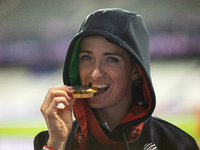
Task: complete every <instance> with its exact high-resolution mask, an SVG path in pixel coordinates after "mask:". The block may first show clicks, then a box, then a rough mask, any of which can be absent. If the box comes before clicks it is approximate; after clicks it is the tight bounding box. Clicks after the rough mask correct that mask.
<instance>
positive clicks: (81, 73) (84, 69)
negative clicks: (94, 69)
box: [79, 66, 88, 83]
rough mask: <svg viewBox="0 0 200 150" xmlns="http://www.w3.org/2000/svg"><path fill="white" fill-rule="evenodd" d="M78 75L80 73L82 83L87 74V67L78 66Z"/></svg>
mask: <svg viewBox="0 0 200 150" xmlns="http://www.w3.org/2000/svg"><path fill="white" fill-rule="evenodd" d="M79 75H80V80H81V83H84V81H85V79H86V77H87V75H88V71H87V69H86V68H83V67H80V66H79Z"/></svg>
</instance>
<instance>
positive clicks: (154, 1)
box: [0, 0, 200, 150]
mask: <svg viewBox="0 0 200 150" xmlns="http://www.w3.org/2000/svg"><path fill="white" fill-rule="evenodd" d="M108 7H120V8H124V9H127V10H129V11H133V12H136V13H138V14H141V15H142V16H143V18H144V21H145V23H146V25H147V28H148V30H149V33H150V45H151V47H150V54H151V75H152V80H153V84H154V87H155V91H156V96H157V106H156V110H155V112H154V114H153V115H154V116H157V117H160V118H163V119H165V120H167V121H169V122H171V123H173V124H175V125H177V126H178V127H180V128H181V129H183V130H184V131H185V132H187V133H189V134H190V135H192V136H193V137H194V138H195V140H196V141H197V142H199V141H200V59H199V58H200V17H199V16H200V9H199V8H200V1H199V0H190V1H186V0H168V1H160V0H148V1H145V0H123V1H121V0H110V1H108V0H101V1H98V0H85V1H78V0H58V1H54V0H42V1H31V0H27V1H25V0H1V1H0V91H1V92H0V149H2V150H3V149H6V150H11V149H14V148H15V149H20V150H25V149H33V139H34V136H35V135H36V134H37V133H38V132H40V131H42V130H46V129H47V128H46V124H45V121H44V119H43V117H42V114H41V113H40V110H39V108H40V105H41V103H42V101H43V99H44V96H45V94H46V92H47V90H48V88H49V87H52V86H59V85H61V84H63V83H62V66H63V61H64V58H65V54H66V51H67V47H68V45H69V42H70V40H71V38H72V37H73V36H74V35H75V33H76V32H77V30H78V28H79V26H80V24H81V22H82V20H83V18H84V17H85V16H86V15H88V14H89V13H91V12H93V11H94V10H96V9H100V8H108Z"/></svg>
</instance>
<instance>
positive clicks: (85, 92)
mask: <svg viewBox="0 0 200 150" xmlns="http://www.w3.org/2000/svg"><path fill="white" fill-rule="evenodd" d="M72 89H73V94H72V97H73V98H90V97H93V96H94V93H96V92H98V89H97V88H90V87H86V86H72Z"/></svg>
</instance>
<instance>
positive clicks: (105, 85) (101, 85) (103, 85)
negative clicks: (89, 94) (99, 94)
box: [92, 84, 109, 89]
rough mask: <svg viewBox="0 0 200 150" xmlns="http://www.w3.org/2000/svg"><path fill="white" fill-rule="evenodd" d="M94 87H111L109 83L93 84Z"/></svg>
mask: <svg viewBox="0 0 200 150" xmlns="http://www.w3.org/2000/svg"><path fill="white" fill-rule="evenodd" d="M92 87H94V88H98V89H101V88H107V87H109V85H107V84H98V85H96V84H92Z"/></svg>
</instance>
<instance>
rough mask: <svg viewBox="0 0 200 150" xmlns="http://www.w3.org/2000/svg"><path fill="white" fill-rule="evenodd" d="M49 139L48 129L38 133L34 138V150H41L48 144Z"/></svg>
mask: <svg viewBox="0 0 200 150" xmlns="http://www.w3.org/2000/svg"><path fill="white" fill-rule="evenodd" d="M48 139H49V133H48V131H42V132H40V133H38V134H37V135H36V136H35V138H34V150H41V149H42V147H43V146H44V145H46V144H47V141H48Z"/></svg>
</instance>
